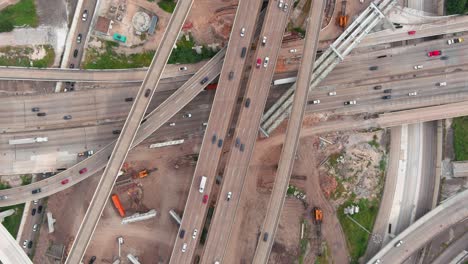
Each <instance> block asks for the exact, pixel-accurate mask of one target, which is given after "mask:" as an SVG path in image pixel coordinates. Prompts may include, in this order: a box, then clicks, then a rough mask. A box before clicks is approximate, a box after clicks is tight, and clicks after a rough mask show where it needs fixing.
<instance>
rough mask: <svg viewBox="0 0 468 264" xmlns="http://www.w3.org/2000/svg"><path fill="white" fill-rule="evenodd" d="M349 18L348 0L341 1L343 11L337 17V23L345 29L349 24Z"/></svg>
mask: <svg viewBox="0 0 468 264" xmlns="http://www.w3.org/2000/svg"><path fill="white" fill-rule="evenodd" d="M348 18H349V16H348V15H346V1H341V11H340V13H339V15H338V18H337V20H338V21H337V23H338V25H339V26H340V27H341V28H343V29H345V28H346V26H348Z"/></svg>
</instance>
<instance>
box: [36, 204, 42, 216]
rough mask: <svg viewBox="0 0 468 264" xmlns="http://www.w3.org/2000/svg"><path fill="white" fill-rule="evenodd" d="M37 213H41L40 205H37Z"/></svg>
mask: <svg viewBox="0 0 468 264" xmlns="http://www.w3.org/2000/svg"><path fill="white" fill-rule="evenodd" d="M37 213H38V214H41V213H42V205H39V207H38V208H37Z"/></svg>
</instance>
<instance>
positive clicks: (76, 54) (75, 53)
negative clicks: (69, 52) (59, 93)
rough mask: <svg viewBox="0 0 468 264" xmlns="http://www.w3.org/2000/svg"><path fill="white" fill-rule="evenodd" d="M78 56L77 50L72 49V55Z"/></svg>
mask: <svg viewBox="0 0 468 264" xmlns="http://www.w3.org/2000/svg"><path fill="white" fill-rule="evenodd" d="M77 56H78V50H77V49H76V50H75V51H73V57H74V58H76V57H77Z"/></svg>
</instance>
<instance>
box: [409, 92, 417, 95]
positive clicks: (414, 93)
mask: <svg viewBox="0 0 468 264" xmlns="http://www.w3.org/2000/svg"><path fill="white" fill-rule="evenodd" d="M408 95H409V96H416V95H418V92H411V93H409V94H408Z"/></svg>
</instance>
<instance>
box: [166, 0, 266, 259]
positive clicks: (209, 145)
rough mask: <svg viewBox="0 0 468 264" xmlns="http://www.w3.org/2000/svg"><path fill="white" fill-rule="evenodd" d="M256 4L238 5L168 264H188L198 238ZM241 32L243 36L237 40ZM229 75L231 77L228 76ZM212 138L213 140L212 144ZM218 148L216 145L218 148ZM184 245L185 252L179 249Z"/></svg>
mask: <svg viewBox="0 0 468 264" xmlns="http://www.w3.org/2000/svg"><path fill="white" fill-rule="evenodd" d="M261 3H262V1H260V0H255V1H252V0H241V1H240V2H239V5H238V8H237V13H236V17H235V20H234V24H233V30H232V31H231V37H230V41H229V43H228V47H227V52H226V57H225V61H224V64H223V68H222V70H221V75H220V79H219V83H218V88H217V91H216V96H215V99H214V101H213V106H212V109H211V112H210V117H209V121H208V127H207V128H206V132H205V136H204V139H203V143H202V146H201V150H200V154H199V158H198V162H197V166H196V168H195V172H194V176H193V178H192V184H191V188H190V191H189V195H188V198H187V202H186V205H185V209H184V212H183V217H182V223H181V225H180V228H179V230H185V231H186V235H185V237H183V238H181V237H180V236H177V238H176V241H175V243H174V248H173V250H172V255H171V259H170V263H175V264H178V263H190V262H191V260H192V258H193V254H194V252H195V248H196V245H197V241H198V239H199V237H200V235H201V230H202V224H203V222H204V221H203V220H204V218H205V213H206V211H207V208H208V206H207V204H208V203H207V204H204V203H202V200H203V196H204V195H207V196H209V195H210V192H211V186H212V184H213V182H214V178H215V174H216V170H217V168H218V162H219V160H220V158H221V154H222V149H223V146H224V141H225V137H226V135H227V133H228V129H229V126H230V123H231V118H232V116H233V112H234V109H235V107H236V105H237V95H238V93H239V90H240V85H241V81H242V75H243V72H244V68H245V66H246V61H247V58H248V56H247V54H246V56H245V58H242V57H241V54H242V49H243V48H244V47H246V53H248V49H247V48H248V47H250V43H251V41H252V37H253V35H254V29H255V24H256V22H257V20H258V15H257V14H258V13H259V12H260V6H261ZM242 28H245V32H244V33H243V35H244V36H241V32H242ZM230 72H232V74H233V77H232V78H230V77H229V74H230ZM213 138H214V139H215V140H214V142H213ZM218 144H219V145H218ZM202 176H205V177H207V183H206V186H205V191H204V193H203V194H202V193H200V192H199V186H200V181H201V177H202ZM195 229H197V230H198V236H195V238H193V237H192V236H193V232H194V230H195ZM179 232H180V231H179ZM184 245H186V247H187V248H186V250H185V252H183V251H182V248H183V247H184Z"/></svg>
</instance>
